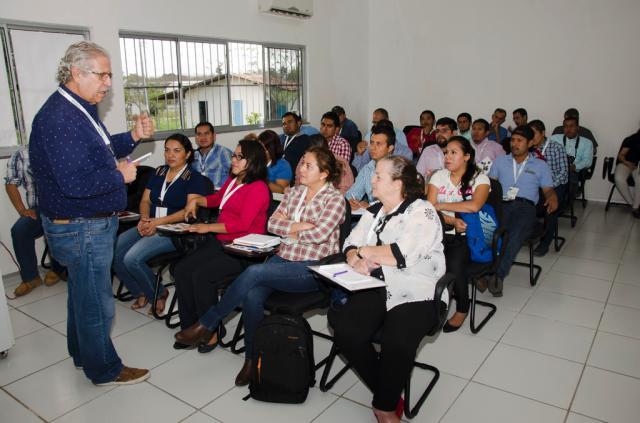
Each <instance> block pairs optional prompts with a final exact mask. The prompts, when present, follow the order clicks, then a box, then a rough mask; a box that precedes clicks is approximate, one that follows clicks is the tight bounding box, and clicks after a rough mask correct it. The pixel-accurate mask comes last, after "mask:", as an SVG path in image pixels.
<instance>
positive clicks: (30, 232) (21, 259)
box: [4, 147, 67, 297]
mask: <svg viewBox="0 0 640 423" xmlns="http://www.w3.org/2000/svg"><path fill="white" fill-rule="evenodd" d="M4 180H5V187H6V190H7V195H8V196H9V200H11V204H13V207H15V209H16V211H17V212H18V214H19V215H20V218H19V219H18V220H17V221H16V223H15V224H14V225H13V227H12V228H11V240H12V241H13V251H14V253H15V255H16V259H17V261H18V265H19V266H20V277H21V279H22V283H21V284H20V285H18V286H17V287H16V289H15V291H14V294H15V295H16V297H19V296H22V295H26V294H28V293H29V292H31V291H32V290H33V289H34V288H36V287H38V286H40V285H42V279H41V278H40V273H39V272H38V258H37V257H36V246H35V240H36V239H38V238H40V237H41V236H42V235H43V234H44V231H43V229H42V220H41V219H40V214H39V213H38V209H37V208H38V201H37V198H36V186H35V184H34V182H33V176H32V174H31V169H30V168H29V151H28V150H27V149H26V148H25V147H19V148H18V150H17V151H16V152H15V153H13V155H11V158H10V159H9V161H8V162H7V176H6V177H5V178H4ZM19 187H22V188H23V189H24V190H25V193H26V197H27V204H26V205H25V204H24V202H23V201H22V196H21V195H20V191H19ZM60 279H64V280H66V279H67V276H66V270H65V268H64V267H62V265H60V264H59V263H58V262H57V261H56V260H55V259H54V258H53V257H52V258H51V270H49V271H48V272H47V274H46V275H45V277H44V283H45V285H47V286H51V285H55V284H56V283H58V281H59V280H60Z"/></svg>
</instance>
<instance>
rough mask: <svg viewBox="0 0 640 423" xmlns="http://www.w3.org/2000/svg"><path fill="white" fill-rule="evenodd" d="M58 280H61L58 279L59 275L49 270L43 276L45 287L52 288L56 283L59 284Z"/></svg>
mask: <svg viewBox="0 0 640 423" xmlns="http://www.w3.org/2000/svg"><path fill="white" fill-rule="evenodd" d="M60 279H62V278H61V277H60V275H58V274H57V273H56V272H54V271H53V270H49V271H48V272H47V274H46V275H44V284H45V285H46V286H53V285H55V284H57V283H58V282H60Z"/></svg>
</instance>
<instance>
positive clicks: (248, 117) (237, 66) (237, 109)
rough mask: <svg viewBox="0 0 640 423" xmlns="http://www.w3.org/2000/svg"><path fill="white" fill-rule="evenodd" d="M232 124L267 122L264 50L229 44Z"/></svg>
mask: <svg viewBox="0 0 640 423" xmlns="http://www.w3.org/2000/svg"><path fill="white" fill-rule="evenodd" d="M229 65H230V66H229V67H230V71H231V80H230V82H229V85H230V91H231V105H232V106H231V107H232V109H231V120H232V123H233V125H236V126H237V125H256V124H260V123H262V122H263V120H264V72H263V66H262V46H261V45H260V44H249V43H229Z"/></svg>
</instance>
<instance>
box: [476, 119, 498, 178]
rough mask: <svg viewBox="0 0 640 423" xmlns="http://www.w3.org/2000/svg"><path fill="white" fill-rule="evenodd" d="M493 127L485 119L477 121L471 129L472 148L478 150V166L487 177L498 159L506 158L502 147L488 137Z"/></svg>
mask: <svg viewBox="0 0 640 423" xmlns="http://www.w3.org/2000/svg"><path fill="white" fill-rule="evenodd" d="M490 129H491V125H489V122H487V121H486V120H484V119H476V120H475V121H474V122H473V126H472V128H471V139H472V141H473V142H472V143H471V146H472V147H473V148H474V150H476V166H478V169H480V171H481V172H482V173H484V174H485V175H488V174H489V171H490V170H491V165H492V164H493V162H494V161H495V160H496V158H497V157H500V156H504V155H505V154H506V152H505V151H504V148H502V145H500V144H498V143H497V142H495V141H489V138H487V137H488V135H489V131H490Z"/></svg>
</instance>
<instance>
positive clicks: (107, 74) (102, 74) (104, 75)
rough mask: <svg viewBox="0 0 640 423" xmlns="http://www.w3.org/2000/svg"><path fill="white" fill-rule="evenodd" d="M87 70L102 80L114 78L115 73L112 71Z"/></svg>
mask: <svg viewBox="0 0 640 423" xmlns="http://www.w3.org/2000/svg"><path fill="white" fill-rule="evenodd" d="M87 72H89V73H92V74H94V75H95V76H97V77H98V79H99V80H100V81H103V82H104V81H106V80H107V78H109V79H112V78H113V73H111V72H96V71H92V70H88V71H87Z"/></svg>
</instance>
